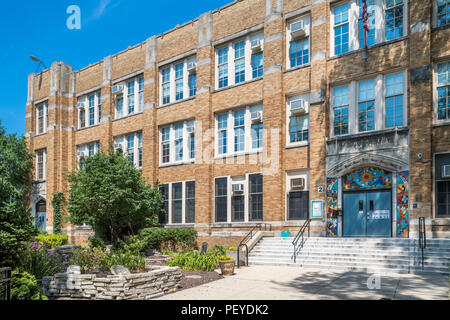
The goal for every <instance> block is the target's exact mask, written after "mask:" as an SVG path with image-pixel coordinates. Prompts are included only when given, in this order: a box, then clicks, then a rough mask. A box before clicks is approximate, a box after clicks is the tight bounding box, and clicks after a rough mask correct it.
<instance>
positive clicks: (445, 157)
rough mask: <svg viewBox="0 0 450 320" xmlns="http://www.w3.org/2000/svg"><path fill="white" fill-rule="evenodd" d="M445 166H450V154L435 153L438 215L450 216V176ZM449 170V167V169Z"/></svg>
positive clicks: (440, 216)
mask: <svg viewBox="0 0 450 320" xmlns="http://www.w3.org/2000/svg"><path fill="white" fill-rule="evenodd" d="M444 166H450V154H449V153H445V154H436V155H435V176H436V188H435V190H436V196H435V199H436V217H437V218H449V217H450V177H448V173H447V174H444ZM447 170H448V169H447Z"/></svg>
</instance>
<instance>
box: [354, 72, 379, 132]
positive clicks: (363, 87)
mask: <svg viewBox="0 0 450 320" xmlns="http://www.w3.org/2000/svg"><path fill="white" fill-rule="evenodd" d="M358 128H359V132H364V131H370V130H375V80H374V79H369V80H365V81H360V82H359V85H358Z"/></svg>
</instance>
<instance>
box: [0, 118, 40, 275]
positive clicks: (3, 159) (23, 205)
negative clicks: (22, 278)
mask: <svg viewBox="0 0 450 320" xmlns="http://www.w3.org/2000/svg"><path fill="white" fill-rule="evenodd" d="M32 159H33V155H32V154H30V153H29V152H28V148H27V144H26V141H25V138H24V137H23V136H22V137H17V136H16V134H6V131H5V129H4V128H3V127H2V126H1V120H0V267H1V266H9V267H14V266H15V265H16V262H17V259H18V253H19V251H20V242H22V241H28V240H30V239H31V238H32V237H33V236H34V235H37V234H38V230H37V228H36V227H35V226H33V221H32V218H31V215H30V208H29V205H28V201H27V199H28V196H29V192H30V184H31V183H30V182H31V169H32V168H33V161H32Z"/></svg>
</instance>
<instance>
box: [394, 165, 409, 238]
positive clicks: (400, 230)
mask: <svg viewBox="0 0 450 320" xmlns="http://www.w3.org/2000/svg"><path fill="white" fill-rule="evenodd" d="M408 178H409V171H402V172H399V173H397V237H398V238H408V237H409V210H408V206H409V185H408Z"/></svg>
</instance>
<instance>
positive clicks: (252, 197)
mask: <svg viewBox="0 0 450 320" xmlns="http://www.w3.org/2000/svg"><path fill="white" fill-rule="evenodd" d="M262 192H263V176H262V174H251V175H250V176H249V210H250V220H251V221H262V219H263V193H262Z"/></svg>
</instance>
